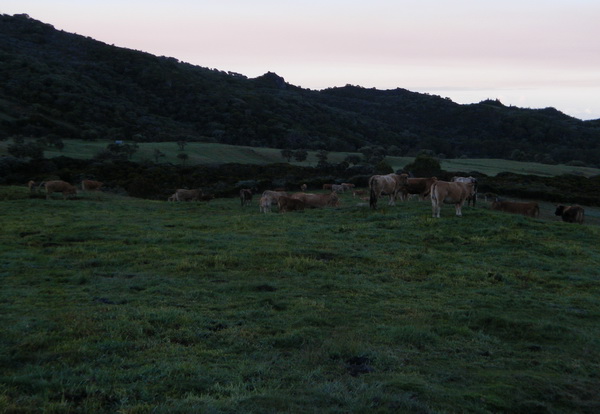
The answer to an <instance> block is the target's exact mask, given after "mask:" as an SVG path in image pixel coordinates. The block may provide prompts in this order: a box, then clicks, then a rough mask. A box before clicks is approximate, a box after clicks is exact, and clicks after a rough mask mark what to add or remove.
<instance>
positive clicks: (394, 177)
mask: <svg viewBox="0 0 600 414" xmlns="http://www.w3.org/2000/svg"><path fill="white" fill-rule="evenodd" d="M407 179H408V174H387V175H374V176H372V177H371V178H369V193H370V198H369V204H370V205H371V208H373V209H375V208H377V199H378V198H379V197H381V196H382V195H384V194H387V195H389V196H390V201H389V202H388V205H390V206H394V205H396V198H397V197H398V192H399V191H400V190H401V189H402V187H404V186H405V185H406V180H407Z"/></svg>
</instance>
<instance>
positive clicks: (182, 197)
mask: <svg viewBox="0 0 600 414" xmlns="http://www.w3.org/2000/svg"><path fill="white" fill-rule="evenodd" d="M171 197H173V199H174V200H175V201H200V197H202V190H201V189H197V190H186V189H185V188H178V189H177V190H176V191H175V194H173V195H172V196H171Z"/></svg>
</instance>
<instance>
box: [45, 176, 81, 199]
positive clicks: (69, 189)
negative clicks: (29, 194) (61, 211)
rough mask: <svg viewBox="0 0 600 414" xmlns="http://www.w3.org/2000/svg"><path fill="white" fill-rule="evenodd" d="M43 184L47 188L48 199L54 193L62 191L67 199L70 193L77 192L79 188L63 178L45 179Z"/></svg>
mask: <svg viewBox="0 0 600 414" xmlns="http://www.w3.org/2000/svg"><path fill="white" fill-rule="evenodd" d="M42 186H43V187H45V188H46V200H49V199H50V195H51V194H52V193H62V194H63V198H64V199H65V200H66V199H67V196H68V195H70V194H77V189H76V188H75V186H74V185H71V184H69V183H68V182H66V181H62V180H54V181H45V182H43V183H41V184H40V187H42Z"/></svg>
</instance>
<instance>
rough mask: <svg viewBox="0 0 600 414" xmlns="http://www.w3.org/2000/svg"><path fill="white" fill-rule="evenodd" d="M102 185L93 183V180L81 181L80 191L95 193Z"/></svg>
mask: <svg viewBox="0 0 600 414" xmlns="http://www.w3.org/2000/svg"><path fill="white" fill-rule="evenodd" d="M103 185H104V183H102V182H100V181H94V180H83V181H81V189H82V190H83V191H96V190H99V189H100V187H102V186H103Z"/></svg>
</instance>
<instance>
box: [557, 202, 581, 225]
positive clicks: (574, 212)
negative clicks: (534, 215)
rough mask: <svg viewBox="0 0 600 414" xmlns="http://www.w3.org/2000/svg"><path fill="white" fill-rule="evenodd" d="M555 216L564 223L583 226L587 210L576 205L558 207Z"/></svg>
mask: <svg viewBox="0 0 600 414" xmlns="http://www.w3.org/2000/svg"><path fill="white" fill-rule="evenodd" d="M554 214H555V215H557V216H560V217H561V218H562V221H564V222H566V223H579V224H583V218H584V216H585V210H584V209H583V207H581V206H578V205H574V206H563V205H559V206H556V211H555V212H554Z"/></svg>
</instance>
